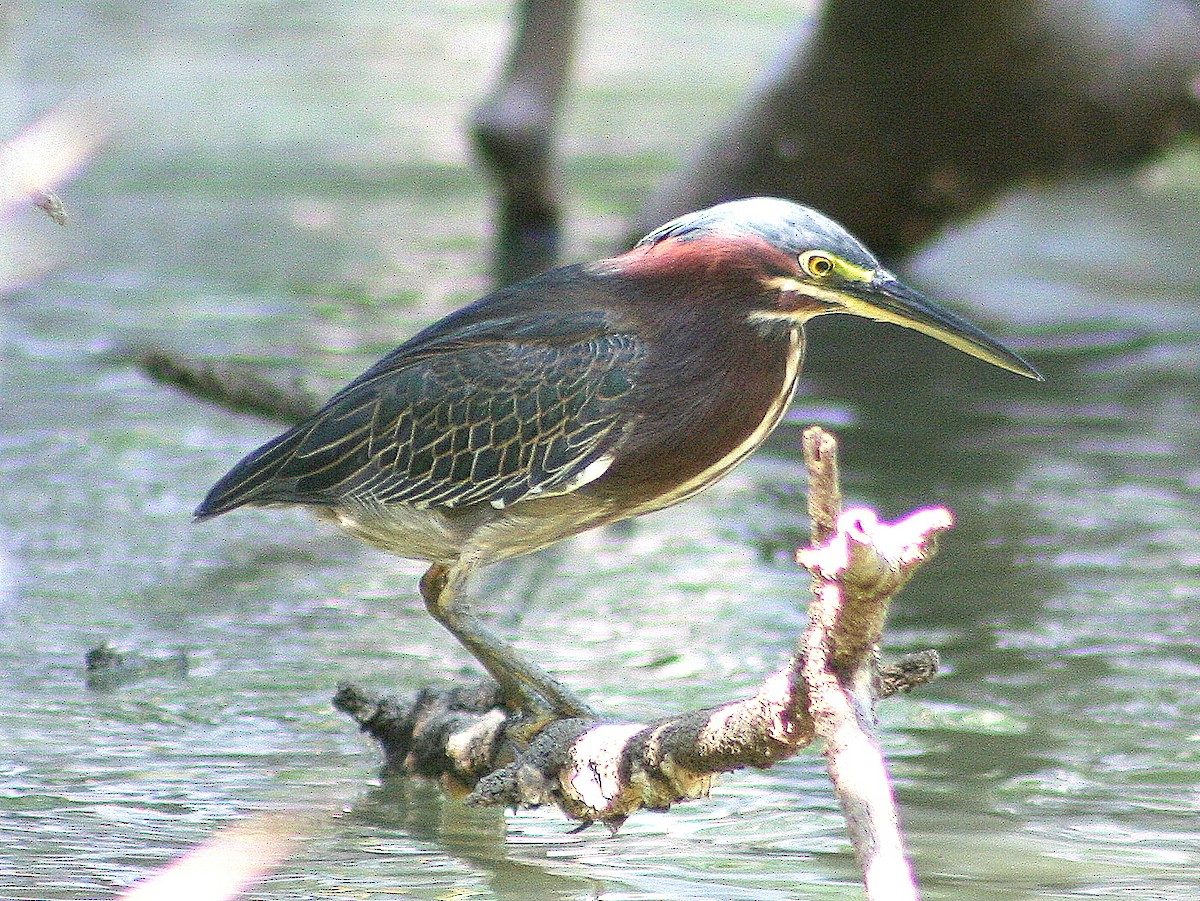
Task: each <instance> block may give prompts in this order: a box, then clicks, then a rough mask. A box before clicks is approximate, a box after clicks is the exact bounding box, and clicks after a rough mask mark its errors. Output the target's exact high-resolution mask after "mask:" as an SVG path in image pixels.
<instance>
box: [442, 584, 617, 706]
mask: <svg viewBox="0 0 1200 901" xmlns="http://www.w3.org/2000/svg"><path fill="white" fill-rule="evenodd" d="M469 570H470V567H468V566H443V565H442V564H440V563H435V564H433V565H432V566H431V567H429V569H428V570H426V572H425V575H423V576H422V577H421V597H423V598H424V599H425V607H426V608H427V609H428V610H429V612H430V614H431V615H432V616H433V618H434V619H436V620H437V621H438V622H439V623H441V624H442V625H443V626H444V627H445V628H446V630H447V631H448V632H449V633H450V634H451V635H453V636H454V637H455V638H456V639H458V642H459V644H461V645H462V646H463V647H464V648H466V649H467V650H468V651H469V652H470V653H471V656H473V657H474V658H475V659H476V660H478V661H479V662H480V663H481V664H482V665H483V667H484V669H486V670H487V671H488V673H489V674H490V675H491V677H492V678H493V679H495V680H496V682H497V683H498V684H499V685H500V691H501V692H502V693H503V695H504V698H505V701H506V702H507V703H508V704H509V705H510V706H511V707H512V708H514V709H515V710H517V711H519V712H520V713H521V714H523V715H525V716H528V717H534V718H541V717H543V716H544V715H545V714H550V715H551V716H552V717H554V718H564V717H576V716H592V715H593V714H592V711H591V710H590V709H589V708H588V706H587V705H586V704H584V703H583V702H582V701H579V700H578V699H577V698H575V697H574V696H573V695H572V694H571V693H570V692H569V691H568V690H567V689H566V688H565V687H563V686H562V685H561V684H559V682H558V681H557V680H556V679H554V678H553V677H552V676H550V675H549V674H548V673H546V672H545V671H543V670H542V669H541V668H540V667H538V666H536V665H534V664H533V663H530V662H529V661H528V660H524V659H523V658H521V657H520V656H519V655H518V654H517V652H516V651H515V650H513V649H512V648H510V647H509V646H508V645H507V644H506V643H505V642H503V641H501V640H500V638H498V637H497V636H496V635H494V634H492V632H491V631H490V630H489V629H488V628H487V627H486V626H485V625H484V624H483V623H482V622H481V621H480V620H479V618H478V617H477V616H476V615H475V614H474V613H473V612H471V610H470V608H469V607H468V606H467V604H466V602H465V601H464V600H463V599H462V593H461V592H462V587H463V585H464V583H465V582H466V579H467V574H468V572H469Z"/></svg>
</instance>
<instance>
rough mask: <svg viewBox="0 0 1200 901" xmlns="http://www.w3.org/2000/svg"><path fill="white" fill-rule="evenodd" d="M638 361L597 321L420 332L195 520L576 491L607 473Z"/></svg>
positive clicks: (249, 463) (497, 500) (631, 341)
mask: <svg viewBox="0 0 1200 901" xmlns="http://www.w3.org/2000/svg"><path fill="white" fill-rule="evenodd" d="M418 339H420V340H418ZM644 356H645V347H644V345H643V344H642V342H641V341H639V340H638V339H637V338H636V337H635V336H634V335H632V334H629V333H628V331H627V330H621V329H619V328H613V327H612V325H611V323H609V322H608V320H607V317H605V316H604V315H603V314H590V313H588V314H584V313H562V314H559V315H557V316H550V317H547V318H546V319H544V320H542V321H541V322H540V323H538V324H537V325H536V326H533V325H530V324H529V321H528V318H527V317H525V318H520V319H514V320H495V319H492V320H487V321H484V322H471V323H467V324H462V325H461V326H459V327H454V328H443V329H441V330H439V331H438V332H436V333H432V334H428V335H419V336H418V337H417V339H414V340H413V341H410V342H408V343H407V344H405V345H402V346H401V347H400V348H398V349H397V350H396V351H394V352H393V353H392V354H390V355H388V356H387V357H385V358H384V359H383V360H381V361H380V362H379V363H377V364H376V365H375V366H373V367H372V368H371V369H369V370H367V372H365V373H364V374H363V375H362V376H361V377H360V378H358V379H357V380H356V381H354V382H353V383H351V384H350V385H349V386H347V387H346V388H345V389H343V390H342V391H341V392H339V393H338V394H337V395H335V396H334V397H333V398H332V399H331V400H330V402H329V403H328V404H327V405H326V406H325V407H324V408H323V409H322V410H321V411H320V412H319V413H317V414H316V415H315V416H314V417H313V418H312V419H310V420H309V421H307V422H306V423H303V424H302V425H300V426H297V427H296V428H295V429H293V430H292V431H290V432H288V433H286V434H284V435H281V436H280V437H279V438H277V439H275V441H272V442H270V443H269V444H267V445H265V446H263V447H262V448H260V449H259V450H258V451H255V452H254V453H253V454H251V455H250V456H249V457H247V458H246V459H245V460H243V461H242V462H241V463H239V464H238V465H237V466H236V467H234V469H233V470H232V471H231V472H230V473H229V474H228V475H227V476H226V477H225V478H224V479H222V480H221V481H220V482H219V483H218V484H217V485H216V486H215V487H214V488H213V490H212V491H211V492H210V493H209V496H208V498H207V499H206V500H205V502H204V503H203V504H202V505H201V507H200V509H199V510H198V511H197V514H198V515H199V516H201V517H208V516H215V515H217V514H218V513H222V512H225V511H226V510H230V509H233V508H234V507H237V506H241V505H242V504H247V503H251V504H264V503H281V502H282V503H301V504H336V503H340V502H345V501H354V502H359V503H367V504H376V503H379V504H399V503H403V504H411V505H414V506H418V507H427V506H444V507H455V506H464V505H467V504H476V503H490V504H492V505H493V506H496V507H504V506H508V505H510V504H514V503H516V502H518V501H520V500H522V499H524V498H528V497H536V496H543V497H545V496H550V495H554V494H564V493H567V492H569V491H573V490H575V489H576V488H578V487H580V486H581V485H583V484H585V483H586V482H588V481H590V480H591V479H594V478H597V477H598V476H599V475H601V474H603V472H604V469H605V468H607V464H608V461H609V460H610V456H609V455H610V454H611V452H612V450H613V448H614V447H615V446H616V445H617V444H618V443H619V442H620V440H621V438H622V437H623V436H624V435H625V434H626V431H627V429H628V428H629V427H630V425H631V423H630V421H629V419H628V417H627V416H626V415H624V414H623V412H622V410H623V407H622V405H621V399H622V398H623V397H624V396H625V395H626V394H627V393H628V392H629V391H631V390H632V387H633V384H634V381H635V379H636V370H637V368H638V367H639V366H640V364H641V361H642V360H643V358H644Z"/></svg>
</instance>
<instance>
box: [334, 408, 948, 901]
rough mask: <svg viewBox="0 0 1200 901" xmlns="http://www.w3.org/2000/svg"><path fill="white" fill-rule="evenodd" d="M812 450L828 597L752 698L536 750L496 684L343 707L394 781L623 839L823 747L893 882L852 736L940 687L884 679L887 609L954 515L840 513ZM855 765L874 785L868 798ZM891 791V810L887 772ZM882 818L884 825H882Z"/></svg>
mask: <svg viewBox="0 0 1200 901" xmlns="http://www.w3.org/2000/svg"><path fill="white" fill-rule="evenodd" d="M805 446H806V450H809V451H810V452H809V453H808V463H809V478H810V497H811V498H812V499H811V500H810V505H813V509H814V511H815V512H814V528H815V529H816V530H817V531H818V532H819V533H821V534H824V533H825V532H828V533H829V534H828V539H827V540H826V541H825V542H824V543H823V544H821V545H820V546H818V547H814V548H809V549H806V550H805V551H803V552H801V559H802V561H803V563H804V565H805V566H807V567H809V568H810V569H811V570H812V571H813V572H814V582H815V587H817V589H818V590H817V591H816V593H815V598H814V601H813V608H812V614H811V617H810V618H811V621H812V626H811V627H810V629H809V631H808V632H807V633H806V635H805V636H804V638H803V640H802V642H801V643H800V646H799V648H798V651H797V652H796V653H795V654H793V656H792V657H791V659H790V660H789V661H788V662H787V663H786V664H785V665H784V666H783V667H782V668H781V669H779V670H778V671H777V672H775V673H773V674H772V675H770V676H768V677H767V678H766V679H765V680H764V681H763V682H762V684H761V685H760V686H759V688H758V690H757V691H756V692H755V693H754V694H753V695H751V696H750V697H747V698H743V699H741V700H737V701H732V702H730V703H727V704H723V705H721V706H718V707H713V708H708V709H704V710H696V711H691V712H687V713H683V714H679V715H676V716H671V717H666V718H664V719H661V720H658V721H656V722H653V723H648V724H643V723H621V722H600V721H595V720H591V719H586V718H576V719H564V720H558V721H554V722H552V723H550V724H549V725H547V726H545V728H543V729H542V730H541V732H539V733H538V734H537V735H536V736H535V737H534V738H533V739H532V741H530V742H529V743H528V745H520V744H518V742H516V741H514V740H513V737H512V736H511V735H510V734H509V733H508V729H509V727H510V726H515V725H517V724H518V720H517V718H516V717H515V716H514V715H512V714H511V713H510V712H509V711H507V710H505V709H504V708H503V707H502V706H501V705H500V701H499V697H498V694H497V693H496V690H495V687H494V686H491V685H486V686H483V687H477V688H471V689H464V688H452V689H449V690H444V691H434V690H428V689H427V690H425V691H423V692H421V694H420V695H419V696H418V697H417V698H416V700H415V701H412V702H400V701H396V700H393V699H390V698H380V697H376V696H372V695H370V694H368V693H366V692H364V691H362V690H361V689H359V688H357V687H355V686H352V685H343V686H342V687H341V688H340V689H339V691H338V695H337V697H336V698H335V701H334V703H335V705H336V706H337V707H338V708H339V709H341V710H343V711H344V712H346V713H348V714H349V715H350V716H351V717H352V718H354V719H355V721H356V722H358V723H359V725H360V726H361V727H362V728H363V730H364V731H365V732H367V733H368V734H370V735H371V736H372V737H373V738H375V739H376V740H377V741H378V742H379V743H380V744H381V746H382V747H383V750H384V753H385V755H386V761H387V763H386V770H387V771H390V772H404V773H411V774H421V775H426V776H431V777H435V778H438V779H441V780H442V781H443V783H444V784H446V785H447V786H448V787H453V788H456V789H459V790H461V789H464V788H471V792H470V794H469V795H468V796H467V802H468V803H472V804H481V805H482V804H502V805H505V806H512V807H530V806H537V805H541V804H547V803H550V804H554V805H556V806H557V807H558V808H559V809H560V810H562V811H563V812H564V813H565V814H566V815H567V816H569V817H571V818H573V819H576V820H580V821H581V822H583V823H585V824H586V823H593V822H601V823H604V824H606V825H608V826H609V827H610V828H612V829H614V830H615V829H616V828H618V827H619V826H620V824H621V823H622V822H624V820H625V819H626V818H627V817H628V816H629V815H630V814H632V813H633V812H635V811H637V810H639V809H642V808H650V809H666V808H668V807H670V806H671V805H672V804H674V803H676V802H678V801H683V800H689V799H694V798H700V797H704V796H705V795H707V793H708V791H709V789H710V787H711V786H712V783H713V780H714V779H715V777H716V776H717V774H719V773H724V772H729V771H731V770H735V769H739V768H741V767H746V766H755V767H767V766H770V765H772V764H774V763H776V762H778V761H780V760H783V759H786V758H788V757H790V756H792V755H794V754H795V753H796V752H797V751H799V750H800V749H801V748H804V747H805V746H807V745H808V744H809V743H811V742H812V740H813V739H814V738H815V737H822V738H825V740H826V742H827V744H828V746H829V748H828V750H827V757H828V758H829V761H830V771H831V776H832V777H833V779H834V784H835V788H836V789H837V790H838V792H839V797H841V798H842V799H843V807H844V809H845V810H846V812H847V819H848V822H852V825H851V834H852V837H854V839H855V846H856V849H858V850H859V856H860V859H861V860H863V863H864V869H866V868H868V867H869V868H870V870H869V872H870V873H871V874H881V873H884V872H885V871H884V868H883V867H884V865H888V866H891V861H892V860H893V858H892V857H891V856H887V855H882V854H881V853H880V851H883V850H887V849H890V848H893V847H894V848H899V847H900V845H899V842H898V833H896V835H897V839H896V840H895V841H890V840H889V839H888V834H887V832H886V830H885V829H884V828H882V827H881V826H880V825H878V822H877V821H878V819H879V814H878V813H876V808H877V806H878V796H879V794H880V793H879V791H878V790H877V789H878V785H879V783H880V780H879V778H878V777H879V774H880V773H881V772H882V758H881V756H880V755H879V754H878V749H877V746H876V745H875V743H874V740H873V739H871V738H870V736H869V733H866V732H865V731H864V733H863V734H866V735H867V743H868V746H869V749H871V750H872V752H873V757H874V760H872V759H870V758H871V755H868V754H866V753H865V752H864V747H863V744H862V739H861V737H860V736H858V735H856V734H855V733H854V731H853V728H852V727H854V728H858V729H860V730H865V728H866V724H867V723H869V722H870V721H871V720H872V719H873V707H874V702H875V700H876V699H878V698H884V697H888V696H890V695H892V694H895V693H897V692H905V691H908V690H911V688H913V687H914V686H916V685H921V684H925V683H926V682H928V681H930V680H931V679H932V678H933V677H934V675H935V674H936V671H937V655H936V653H934V652H932V651H926V652H923V653H921V654H916V655H912V656H910V657H908V658H905V659H904V660H902V661H901V662H900V663H899V664H897V665H895V666H891V667H886V668H884V669H883V670H882V671H880V670H879V668H878V666H877V663H876V661H877V657H878V640H879V638H880V636H881V635H882V628H883V620H884V616H885V615H886V611H887V605H888V602H889V601H890V598H891V596H892V594H893V593H894V592H896V591H898V590H899V589H900V588H901V587H902V586H903V585H904V583H905V582H906V581H907V579H908V577H909V576H910V575H911V574H912V572H913V571H914V570H915V568H916V567H917V566H918V565H919V564H920V563H921V562H922V561H923V560H925V559H928V557H929V556H931V555H932V553H933V551H934V547H933V536H934V535H935V534H936V533H937V532H939V531H942V530H943V529H945V528H947V527H948V525H949V515H948V514H947V513H945V511H918V512H917V513H915V514H913V515H912V516H910V517H908V518H906V519H905V520H902V521H901V522H899V523H896V524H895V525H887V524H885V523H882V522H880V521H879V520H878V517H876V516H875V514H873V513H871V512H870V511H864V510H857V511H849V512H847V513H844V514H839V512H838V508H839V506H840V501H838V499H837V497H838V495H837V491H838V488H837V461H836V455H835V449H836V448H835V445H834V442H833V438H832V436H829V435H828V434H827V433H824V432H821V431H819V430H818V431H816V432H814V431H812V430H810V431H809V432H808V433H806V436H805ZM847 714H848V717H847ZM860 720H861V722H860ZM859 766H863V767H865V770H864V772H866V773H867V774H868V776H869V778H868V779H867V780H866V782H865V785H866V788H865V789H864V788H863V786H862V785H860V784H859V783H860V782H861V780H859V778H858V776H859V773H858V768H859ZM882 785H883V788H884V791H883V793H882V794H883V796H885V797H886V798H887V799H888V800H889V801H890V797H891V796H890V790H888V789H887V782H886V773H883V776H882ZM891 810H892V812H891V822H892V823H893V825H894V823H895V813H894V808H892V809H891ZM851 818H853V820H852V821H851ZM883 820H884V822H885V825H886V821H887V815H886V814H885V815H884V816H883ZM893 831H894V830H893ZM864 842H865V843H866V844H863V843H864ZM877 849H878V850H877ZM881 860H882V862H883V863H882V864H881V863H880V862H879V861H881ZM901 860H903V858H902V857H901ZM905 866H906V865H905ZM895 869H896V868H895V867H894V866H892V867H891V869H890V870H888V872H892V873H894V872H895ZM906 872H907V871H906ZM872 879H874V880H875V881H876V882H878V879H879V877H878V876H877V875H872V876H871V877H870V879H869V880H868V883H869V884H870V882H871V880H872ZM908 882H909V884H910V885H911V878H909V879H908ZM870 897H872V898H876V897H881V896H876V895H871V896H870ZM909 897H912V896H909Z"/></svg>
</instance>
